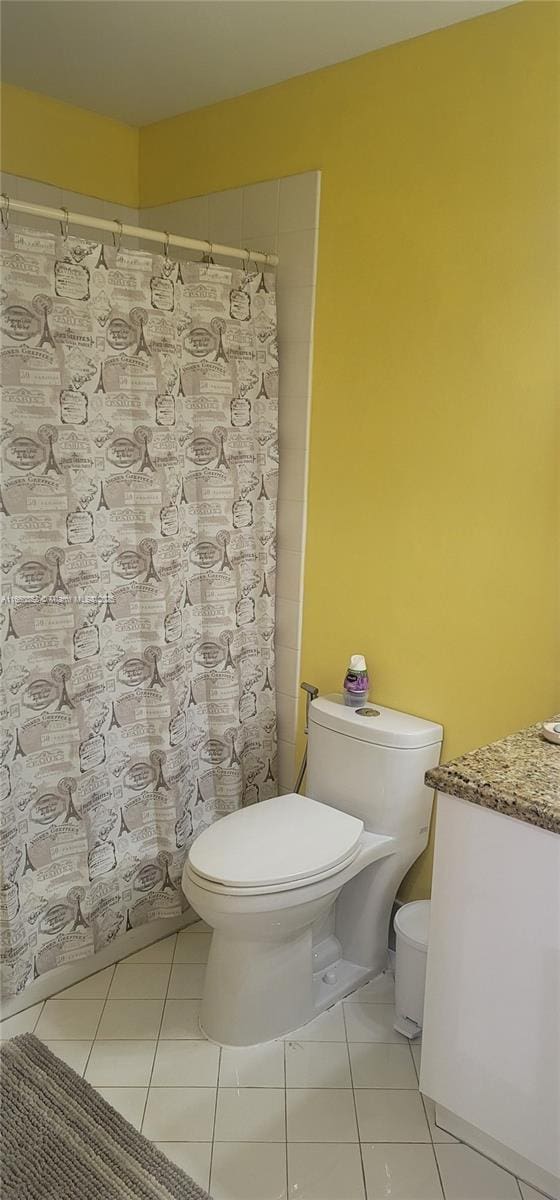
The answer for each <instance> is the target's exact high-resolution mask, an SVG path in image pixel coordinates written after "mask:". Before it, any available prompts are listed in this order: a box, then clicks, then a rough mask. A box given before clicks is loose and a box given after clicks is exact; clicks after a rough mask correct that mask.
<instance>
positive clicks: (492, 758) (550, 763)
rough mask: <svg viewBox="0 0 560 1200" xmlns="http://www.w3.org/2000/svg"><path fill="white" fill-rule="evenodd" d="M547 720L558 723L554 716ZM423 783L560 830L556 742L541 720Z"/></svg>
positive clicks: (428, 776) (559, 765)
mask: <svg viewBox="0 0 560 1200" xmlns="http://www.w3.org/2000/svg"><path fill="white" fill-rule="evenodd" d="M550 720H553V721H554V720H556V721H560V716H557V717H551V718H550ZM426 783H427V784H428V786H429V787H433V788H437V790H438V791H440V792H446V793H447V795H448V796H459V797H460V798H461V799H462V800H470V801H471V802H472V804H480V805H482V807H483V808H494V809H496V811H497V812H501V813H504V814H505V815H506V816H508V817H516V818H517V819H518V820H519V821H526V822H527V823H528V824H529V825H538V826H540V828H541V829H549V830H550V831H551V832H552V833H560V746H555V745H552V744H551V743H550V742H547V741H546V740H545V739H544V737H543V734H542V724H538V725H531V726H529V728H528V729H521V730H520V731H519V733H512V734H510V736H509V737H505V738H502V739H501V740H500V741H499V742H492V743H491V744H490V745H489V746H481V747H480V749H479V750H472V751H471V752H470V753H469V754H463V755H462V757H461V758H455V759H453V760H452V762H448V763H444V764H443V765H442V766H440V767H435V768H434V770H432V771H428V772H427V774H426Z"/></svg>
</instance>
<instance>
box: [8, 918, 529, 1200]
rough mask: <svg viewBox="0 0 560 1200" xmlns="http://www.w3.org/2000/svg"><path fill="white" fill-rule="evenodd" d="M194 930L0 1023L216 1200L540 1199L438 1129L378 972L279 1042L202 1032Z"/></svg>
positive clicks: (389, 987)
mask: <svg viewBox="0 0 560 1200" xmlns="http://www.w3.org/2000/svg"><path fill="white" fill-rule="evenodd" d="M209 943H210V934H209V933H208V931H207V929H206V927H205V926H204V925H203V924H202V923H199V924H198V925H194V926H191V927H190V928H189V929H188V930H186V931H184V932H182V933H179V934H177V935H175V934H174V935H173V936H172V937H168V938H165V939H164V940H163V941H160V942H157V943H156V944H155V945H153V946H150V947H148V948H147V949H145V950H141V951H140V952H138V953H137V954H133V955H131V956H130V958H127V959H125V960H124V961H123V962H119V963H117V965H116V966H114V967H108V968H107V969H106V970H104V971H100V972H99V973H98V974H97V975H93V976H90V978H89V979H85V980H83V981H82V982H81V983H78V984H76V985H75V986H74V987H71V988H68V989H67V990H66V991H65V992H61V993H60V994H59V995H58V996H56V997H54V998H53V999H51V1000H47V1001H46V1002H45V1003H44V1004H37V1005H35V1006H34V1007H33V1008H30V1009H28V1010H27V1011H26V1012H23V1013H20V1014H18V1015H17V1016H15V1017H11V1018H9V1019H8V1020H6V1021H4V1022H3V1023H2V1025H1V1026H0V1036H1V1037H2V1038H8V1037H11V1036H13V1035H14V1034H17V1033H23V1032H28V1031H33V1032H34V1033H35V1034H36V1035H37V1036H38V1037H40V1038H43V1039H44V1041H45V1042H46V1043H47V1045H49V1046H50V1047H51V1049H52V1050H54V1052H55V1053H56V1054H58V1055H60V1057H61V1058H63V1059H65V1060H66V1062H68V1063H70V1065H71V1066H72V1067H73V1068H74V1070H76V1071H78V1072H79V1073H80V1074H81V1075H84V1076H85V1078H86V1079H87V1080H89V1082H90V1083H91V1084H93V1086H94V1087H96V1088H97V1089H98V1090H99V1092H101V1094H102V1095H103V1096H105V1098H106V1099H107V1100H108V1101H109V1102H110V1103H111V1104H112V1105H113V1106H114V1107H115V1108H117V1109H118V1110H119V1111H120V1112H122V1113H123V1114H124V1116H125V1117H127V1119H128V1120H129V1121H131V1123H132V1124H133V1125H135V1126H136V1128H137V1129H142V1131H143V1133H144V1134H145V1135H146V1137H148V1138H150V1139H152V1140H153V1141H154V1142H156V1143H157V1145H158V1146H159V1147H160V1149H162V1150H163V1151H164V1152H165V1153H166V1154H168V1155H169V1157H170V1158H171V1159H173V1161H174V1162H176V1163H178V1164H179V1165H180V1166H181V1167H183V1168H184V1170H186V1171H187V1172H188V1173H189V1174H190V1175H191V1176H193V1178H194V1179H195V1180H196V1181H197V1182H198V1183H199V1184H200V1185H201V1186H202V1187H204V1188H209V1190H210V1193H211V1195H212V1197H213V1200H296V1198H297V1200H381V1198H387V1197H390V1198H391V1200H444V1198H445V1200H540V1194H539V1193H538V1192H536V1191H534V1189H532V1188H529V1187H527V1186H526V1185H525V1184H523V1183H520V1182H518V1181H517V1180H516V1179H515V1178H514V1177H513V1175H509V1174H508V1173H507V1171H504V1170H502V1169H501V1168H500V1167H498V1166H496V1165H495V1164H494V1163H492V1162H489V1161H488V1159H486V1158H483V1157H482V1156H481V1155H479V1154H477V1153H476V1152H475V1151H474V1150H471V1149H469V1148H468V1147H467V1146H463V1145H462V1144H461V1143H459V1142H457V1141H455V1139H454V1138H452V1137H450V1136H449V1135H448V1134H446V1133H444V1132H443V1131H441V1130H439V1129H437V1127H436V1125H435V1122H434V1110H433V1105H432V1104H431V1103H430V1101H428V1100H426V1099H424V1098H423V1097H422V1096H421V1094H420V1092H419V1090H418V1071H419V1065H420V1053H421V1047H420V1046H419V1045H417V1044H412V1045H409V1043H408V1042H407V1040H406V1039H405V1038H403V1037H401V1036H400V1035H399V1034H398V1033H395V1031H394V1029H393V981H392V978H391V976H390V975H389V974H387V975H385V976H382V977H380V978H379V979H378V980H375V981H374V982H373V983H370V984H367V985H366V987H363V988H361V989H360V990H359V991H358V992H356V993H354V995H353V996H352V997H351V998H350V999H349V1000H347V1001H346V1002H345V1003H344V1004H338V1005H336V1006H335V1007H334V1008H333V1009H331V1010H330V1011H329V1012H327V1013H324V1014H323V1015H322V1016H321V1017H318V1018H317V1020H315V1021H312V1022H311V1024H309V1025H307V1026H306V1027H305V1028H304V1029H301V1030H298V1031H297V1033H294V1034H292V1036H291V1037H290V1038H287V1039H286V1040H285V1041H278V1042H270V1043H268V1044H267V1045H265V1046H258V1047H256V1048H251V1049H243V1050H237V1049H222V1050H220V1048H219V1047H218V1046H215V1045H213V1044H212V1043H211V1042H208V1041H206V1040H205V1039H204V1038H203V1037H202V1035H201V1033H200V1030H199V1027H198V1006H199V997H200V994H201V990H202V983H203V978H204V970H205V966H204V964H205V961H206V958H207V955H208V948H209Z"/></svg>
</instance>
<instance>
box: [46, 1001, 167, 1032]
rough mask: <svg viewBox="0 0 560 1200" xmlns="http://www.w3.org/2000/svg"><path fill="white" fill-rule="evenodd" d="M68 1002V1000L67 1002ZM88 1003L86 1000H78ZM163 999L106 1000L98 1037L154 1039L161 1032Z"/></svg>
mask: <svg viewBox="0 0 560 1200" xmlns="http://www.w3.org/2000/svg"><path fill="white" fill-rule="evenodd" d="M67 1003H68V1002H67ZM76 1003H81V1004H86V1003H87V1001H86V1000H82V1001H76ZM162 1012H163V1000H112V999H109V1000H107V1001H106V1004H105V1008H104V1010H103V1017H102V1019H101V1024H100V1026H99V1032H98V1037H100V1038H102V1039H104V1038H111V1040H113V1039H117V1040H120V1039H122V1040H123V1041H128V1040H129V1038H132V1040H133V1041H146V1040H147V1041H153V1040H154V1039H155V1038H157V1036H158V1033H159V1026H160V1021H161V1014H162Z"/></svg>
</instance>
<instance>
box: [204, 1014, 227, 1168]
mask: <svg viewBox="0 0 560 1200" xmlns="http://www.w3.org/2000/svg"><path fill="white" fill-rule="evenodd" d="M201 1032H202V1031H201ZM206 1041H208V1038H206ZM212 1044H213V1043H210V1045H212ZM221 1071H222V1047H221V1046H220V1053H219V1055H218V1074H217V1076H216V1098H215V1100H214V1119H213V1121H212V1140H211V1146H210V1163H209V1166H208V1190H210V1183H211V1179H212V1167H213V1165H214V1142H215V1137H216V1117H217V1115H218V1096H219V1093H220V1075H221Z"/></svg>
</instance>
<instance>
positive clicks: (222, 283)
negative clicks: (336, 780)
mask: <svg viewBox="0 0 560 1200" xmlns="http://www.w3.org/2000/svg"><path fill="white" fill-rule="evenodd" d="M1 309H2V315H1V327H2V382H3V401H2V479H1V499H0V508H1V512H2V542H1V553H0V560H1V572H2V589H3V595H2V600H3V603H2V608H1V611H0V640H1V643H2V647H1V648H2V660H3V678H2V701H1V707H2V734H1V747H0V749H1V755H2V765H1V767H0V797H1V836H2V846H1V866H2V886H1V891H0V906H1V907H0V935H1V947H0V953H1V964H2V976H3V991H4V993H5V994H14V993H17V992H19V991H21V990H22V989H23V988H24V987H25V986H26V984H28V983H29V982H30V981H31V980H32V979H33V978H37V977H38V976H39V975H42V974H43V973H44V972H46V971H48V970H50V969H51V968H53V967H55V966H59V965H61V964H63V963H68V962H71V961H73V960H75V959H78V958H81V957H83V956H85V955H89V954H91V953H92V952H93V951H94V950H98V949H100V948H101V947H103V946H105V945H107V943H109V942H111V941H112V940H113V939H114V938H116V937H118V936H120V935H121V934H123V933H124V932H125V931H126V930H128V929H131V928H136V927H137V926H139V925H142V924H144V923H146V922H149V921H152V920H155V919H157V918H161V917H177V916H178V915H179V914H180V913H181V911H182V908H183V907H184V906H185V900H184V898H183V895H182V892H181V885H180V880H181V871H182V868H183V864H184V861H185V856H186V852H187V850H188V847H189V844H190V842H191V840H192V838H193V835H195V834H196V833H198V832H200V830H201V829H202V828H204V827H205V826H207V825H208V824H210V823H211V822H212V821H214V820H215V819H216V818H218V817H219V816H221V815H222V814H224V813H227V812H230V811H231V810H232V809H235V808H238V807H239V806H240V805H243V804H250V803H253V802H255V801H258V800H262V799H265V798H266V797H268V796H271V795H273V794H275V791H276V782H275V756H276V725H275V699H274V695H275V694H274V586H275V525H276V511H275V510H276V491H277V477H278V440H277V396H278V361H277V348H276V309H275V291H274V278H273V276H272V275H270V274H268V273H267V274H263V273H262V272H260V271H259V272H257V271H256V270H255V269H253V271H252V272H250V271H248V270H245V269H243V270H231V269H229V268H225V267H221V266H215V265H214V264H212V263H207V262H204V263H192V262H184V261H181V262H177V261H172V260H171V259H170V258H168V257H167V256H166V255H161V256H160V255H153V254H151V253H145V252H141V251H132V250H125V249H122V250H120V249H117V248H115V247H111V246H106V245H102V244H100V243H97V242H93V241H89V240H85V239H83V238H74V237H68V236H67V237H64V236H63V235H62V232H61V234H60V236H57V235H55V234H54V233H53V234H50V233H43V232H41V233H39V232H36V231H31V230H23V229H21V228H17V227H16V228H14V229H13V230H9V231H8V232H5V233H4V234H3V240H2V294H1Z"/></svg>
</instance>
